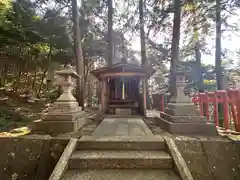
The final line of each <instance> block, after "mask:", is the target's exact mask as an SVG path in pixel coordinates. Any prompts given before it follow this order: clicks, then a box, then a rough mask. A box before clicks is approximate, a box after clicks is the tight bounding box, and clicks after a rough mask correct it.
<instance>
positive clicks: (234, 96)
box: [227, 89, 238, 130]
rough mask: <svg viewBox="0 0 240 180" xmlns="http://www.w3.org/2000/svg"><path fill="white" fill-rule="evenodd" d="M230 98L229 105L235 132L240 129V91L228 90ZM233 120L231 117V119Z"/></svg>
mask: <svg viewBox="0 0 240 180" xmlns="http://www.w3.org/2000/svg"><path fill="white" fill-rule="evenodd" d="M227 94H228V98H229V105H230V107H231V113H230V114H232V118H233V121H234V126H235V130H237V129H238V117H237V101H238V90H237V89H228V91H227ZM230 119H231V117H230Z"/></svg>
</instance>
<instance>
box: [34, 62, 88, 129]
mask: <svg viewBox="0 0 240 180" xmlns="http://www.w3.org/2000/svg"><path fill="white" fill-rule="evenodd" d="M56 74H57V75H59V76H60V77H61V79H60V80H59V84H60V86H61V88H62V91H63V93H62V94H61V95H60V97H59V98H58V99H57V100H56V102H54V103H53V104H52V105H51V106H50V107H49V109H48V111H47V112H46V113H43V114H42V118H41V121H36V130H39V131H44V132H46V133H66V132H73V131H76V130H78V129H79V128H80V127H81V126H82V125H84V124H85V121H84V119H83V118H81V117H83V116H84V114H85V113H84V112H83V111H82V110H81V107H80V106H79V105H78V102H77V101H76V99H75V98H74V96H73V95H72V89H73V87H74V83H73V82H72V78H77V77H78V75H77V73H76V72H75V71H73V69H72V67H71V66H70V65H68V66H67V67H66V68H65V69H63V70H61V71H57V72H56Z"/></svg>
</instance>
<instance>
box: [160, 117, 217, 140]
mask: <svg viewBox="0 0 240 180" xmlns="http://www.w3.org/2000/svg"><path fill="white" fill-rule="evenodd" d="M185 118H186V119H185V120H186V121H184V117H183V116H182V117H179V118H178V117H177V116H175V117H174V118H173V119H171V120H170V119H163V116H162V115H161V116H160V118H158V120H157V124H158V125H159V126H160V127H161V128H162V129H164V130H166V131H168V132H169V133H172V134H183V135H184V134H185V135H191V134H193V135H204V136H216V135H217V134H218V133H217V129H216V126H215V125H214V124H212V123H207V122H204V121H202V122H201V121H199V120H200V119H201V117H197V116H196V117H185ZM190 118H191V120H190ZM194 118H196V122H195V121H194Z"/></svg>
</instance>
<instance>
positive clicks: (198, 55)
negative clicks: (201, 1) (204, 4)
mask: <svg viewBox="0 0 240 180" xmlns="http://www.w3.org/2000/svg"><path fill="white" fill-rule="evenodd" d="M191 3H192V6H193V9H192V15H193V33H194V40H195V47H194V50H195V58H196V71H197V72H196V73H197V88H198V91H199V92H203V91H204V87H203V76H202V64H201V50H200V41H199V33H198V29H199V28H198V17H197V16H198V15H197V4H196V3H197V2H195V1H194V0H192V1H191Z"/></svg>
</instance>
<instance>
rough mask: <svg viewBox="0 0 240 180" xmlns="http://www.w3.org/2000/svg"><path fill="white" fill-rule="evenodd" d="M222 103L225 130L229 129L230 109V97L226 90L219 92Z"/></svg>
mask: <svg viewBox="0 0 240 180" xmlns="http://www.w3.org/2000/svg"><path fill="white" fill-rule="evenodd" d="M217 93H218V95H219V97H220V102H221V103H223V117H224V124H223V125H224V128H225V129H229V109H228V96H227V92H226V91H224V90H218V91H217Z"/></svg>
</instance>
